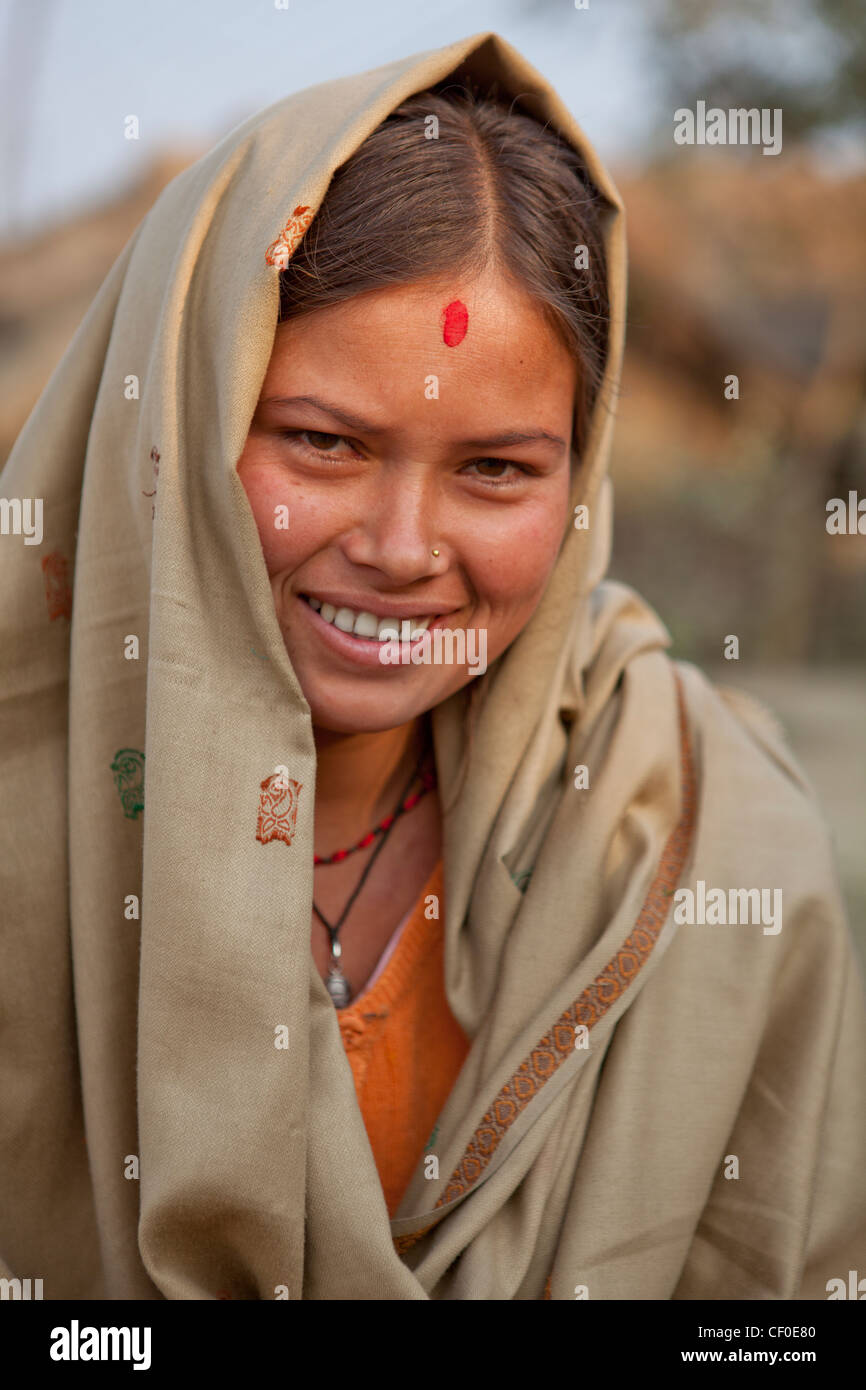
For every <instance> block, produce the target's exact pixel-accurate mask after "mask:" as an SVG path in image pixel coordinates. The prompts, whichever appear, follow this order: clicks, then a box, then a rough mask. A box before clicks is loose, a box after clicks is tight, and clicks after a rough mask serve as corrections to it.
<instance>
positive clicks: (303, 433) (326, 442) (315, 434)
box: [298, 430, 348, 454]
mask: <svg viewBox="0 0 866 1390" xmlns="http://www.w3.org/2000/svg"><path fill="white" fill-rule="evenodd" d="M298 438H299V439H303V440H305V441H306V442H308V443H309V444H311V445H312V447H313V448H314V449H318V451H319V453H322V454H327V453H331V452H332V451H333V448H334V445H335V444H339V443H340V442H341V441H342V442H343V443H344V444H345V443H347V442H348V441H347V440H345V439H343V436H342V435H341V434H325V433H323V432H322V431H321V430H298Z"/></svg>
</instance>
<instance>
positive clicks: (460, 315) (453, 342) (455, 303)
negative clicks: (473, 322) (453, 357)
mask: <svg viewBox="0 0 866 1390" xmlns="http://www.w3.org/2000/svg"><path fill="white" fill-rule="evenodd" d="M444 325H445V326H444V328H443V329H442V337H443V338H444V339H445V343H446V345H447V346H448V347H456V346H457V344H458V343H462V342H463V339H464V338H465V337H466V330H467V328H468V327H469V310H468V309H467V308H466V305H465V304H464V303H463V301H462V300H461V299H452V301H451V303H450V304H447V305H446V306H445V314H444Z"/></svg>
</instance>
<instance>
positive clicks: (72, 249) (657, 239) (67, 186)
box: [0, 0, 866, 957]
mask: <svg viewBox="0 0 866 1390" xmlns="http://www.w3.org/2000/svg"><path fill="white" fill-rule="evenodd" d="M578 3H581V4H586V8H582V9H578V8H576V5H575V0H492V2H491V3H480V0H437V4H436V5H434V6H428V5H422V4H417V5H408V4H407V3H406V0H367V3H365V4H363V5H358V4H356V3H352V0H316V3H315V4H313V3H310V0H148V3H147V5H142V4H132V3H126V4H119V3H116V0H40V3H38V4H37V3H34V0H3V3H0V111H2V130H0V170H2V176H0V194H2V207H0V238H2V242H0V463H2V461H3V459H5V456H6V454H7V453H8V451H9V449H10V448H11V445H12V443H13V442H14V439H15V437H16V435H17V433H18V431H19V430H20V429H21V426H22V425H23V423H24V421H25V419H26V417H27V415H28V413H29V411H30V409H31V408H32V406H33V405H34V403H35V401H36V399H37V397H38V395H39V393H40V392H41V390H42V388H43V386H44V385H45V383H46V381H47V379H48V377H49V376H50V374H51V372H52V370H53V368H54V367H55V365H56V364H57V362H58V361H59V359H60V357H61V355H62V353H63V351H64V349H65V348H66V346H67V344H68V342H69V339H70V337H71V336H72V334H73V332H74V330H75V328H76V327H77V325H78V323H79V321H80V319H81V317H82V316H83V314H84V312H85V311H86V309H87V307H88V305H89V303H90V301H91V299H92V298H93V296H94V294H95V292H96V290H97V289H98V287H99V285H100V283H101V282H102V280H103V278H104V277H105V275H106V273H107V271H108V269H109V267H110V265H111V263H112V261H113V260H114V259H115V257H116V256H117V255H118V254H119V252H120V250H121V249H122V247H123V245H124V243H125V242H126V240H127V238H128V237H129V236H130V234H131V233H132V232H133V230H134V229H135V227H136V226H137V224H138V223H139V222H140V220H141V219H142V217H143V216H144V215H145V213H146V212H147V210H148V208H149V207H150V206H151V204H152V203H153V202H154V200H155V199H156V197H157V195H158V194H159V192H160V191H161V189H162V188H163V187H164V186H165V184H166V183H167V182H168V181H169V180H170V179H171V178H173V177H174V175H175V174H176V173H178V172H179V171H180V170H181V169H182V168H183V167H184V166H185V165H186V164H188V163H189V162H191V161H192V160H193V159H195V158H197V157H198V155H199V154H201V153H203V152H204V151H206V150H207V149H208V148H210V146H211V145H213V144H214V143H215V142H216V141H217V140H218V139H219V138H221V136H222V135H223V134H224V133H225V132H226V131H227V130H229V129H230V128H231V127H232V126H234V125H236V124H238V122H240V121H241V120H243V119H245V118H246V117H247V116H248V115H250V114H252V113H253V112H255V111H257V110H259V109H260V108H261V107H263V106H266V105H269V104H270V103H271V102H274V101H277V100H279V99H280V98H281V97H283V96H284V95H286V94H287V93H288V92H291V91H294V90H297V89H298V88H301V87H306V86H309V85H311V84H313V83H316V82H320V81H326V80H328V79H330V78H333V77H337V76H341V75H343V74H345V73H351V72H357V71H360V70H362V69H364V68H371V67H376V66H378V65H380V64H382V63H385V62H388V61H390V60H392V59H394V58H397V57H402V56H405V55H407V54H410V53H414V52H419V51H422V50H424V49H427V48H432V47H438V46H440V45H442V44H445V43H448V42H451V41H453V40H455V39H458V38H461V37H464V36H466V35H469V34H473V33H477V32H480V31H482V30H486V29H493V30H495V31H496V32H498V33H500V34H501V35H502V36H503V37H504V38H506V39H508V40H509V41H510V42H511V43H513V44H514V45H515V46H516V47H517V48H518V49H519V50H520V51H521V52H522V53H523V54H524V55H525V56H526V57H527V58H528V59H529V61H530V62H532V63H534V64H535V66H536V67H538V68H539V69H540V70H541V72H542V73H544V75H545V76H546V77H547V78H548V79H549V80H550V81H551V82H552V83H553V85H554V86H555V87H556V88H557V90H558V91H559V92H560V94H561V95H562V97H563V99H564V100H565V102H566V104H567V105H568V106H569V107H570V109H571V110H572V112H573V113H574V115H575V117H576V119H577V121H578V123H579V124H580V125H581V126H582V127H583V129H584V130H585V131H586V133H587V135H588V136H589V138H590V139H591V140H592V141H593V143H594V144H595V146H596V148H597V149H598V151H599V153H600V154H601V156H602V158H603V159H604V160H605V162H606V163H607V164H608V167H609V168H610V169H611V171H612V173H613V176H614V180H615V182H616V183H617V185H618V187H619V189H620V192H621V193H622V195H623V198H624V200H625V205H626V208H627V212H628V223H629V252H630V301H629V327H628V339H627V342H628V346H627V354H626V366H625V373H624V378H623V384H622V391H621V395H620V399H619V402H618V412H617V413H618V424H617V429H616V432H615V435H614V440H615V446H614V459H613V477H614V485H615V490H616V543H615V553H614V563H613V567H612V573H613V575H614V576H615V577H616V578H619V579H622V580H624V581H626V582H627V583H630V584H633V585H634V586H635V587H636V588H637V589H638V590H639V591H640V592H641V593H642V594H643V595H644V596H645V597H646V598H647V599H648V600H649V601H650V602H651V603H652V604H653V605H654V606H655V607H656V608H657V610H658V612H659V613H660V615H661V616H662V618H663V619H664V621H665V622H666V623H667V625H668V628H669V630H670V633H671V635H672V638H673V640H674V652H675V654H676V655H678V656H680V657H682V658H684V659H687V660H691V661H694V662H696V663H698V664H699V665H701V666H702V667H703V668H704V669H705V670H706V671H707V672H708V674H710V675H711V676H712V678H713V679H715V680H717V681H719V683H721V684H727V685H732V686H737V687H739V688H740V689H743V690H746V691H749V692H751V693H752V694H754V695H757V696H758V698H760V699H762V700H764V701H765V702H766V703H767V704H768V705H769V706H770V707H771V708H772V709H773V710H774V712H775V714H776V715H777V717H778V718H779V720H780V722H781V723H782V725H783V727H784V728H785V730H786V731H787V733H788V736H789V739H790V741H791V743H792V745H793V747H794V749H795V752H796V753H797V755H798V756H799V758H800V761H801V763H802V764H803V766H804V767H805V769H806V771H807V774H808V775H809V777H810V778H811V780H812V783H813V785H814V787H815V790H816V792H817V794H818V796H819V799H820V800H821V803H822V805H823V808H824V811H825V815H826V817H827V820H828V823H829V825H830V828H831V832H832V835H833V838H834V842H835V845H836V851H837V856H838V861H839V864H840V868H841V872H842V878H843V884H844V888H845V892H846V896H847V900H848V905H849V908H850V912H851V920H852V924H853V927H854V931H855V934H856V936H857V938H858V942H859V944H860V947H861V950H862V952H863V954H864V957H866V535H863V536H860V535H856V534H854V535H829V534H828V533H827V530H826V525H825V523H826V520H827V511H826V504H827V502H828V500H829V499H830V498H833V497H840V498H843V499H847V497H848V493H849V491H852V490H853V491H856V492H857V495H858V497H859V498H864V497H866V106H864V94H866V5H864V4H863V3H862V0H715V3H713V2H712V0H578ZM699 99H700V100H704V101H705V102H706V103H707V107H712V106H719V107H722V108H723V109H725V110H727V109H728V108H730V107H735V106H736V107H741V106H743V107H747V108H751V107H758V108H762V107H766V108H770V109H771V110H773V109H775V108H781V109H782V111H783V127H782V130H783V147H782V151H781V153H780V154H779V155H777V156H765V155H763V154H762V151H761V148H760V146H757V145H752V146H740V147H737V146H733V147H731V146H703V147H701V146H697V145H695V146H680V145H677V144H675V143H674V140H673V131H674V112H675V110H676V109H677V108H680V107H690V108H692V109H694V107H695V103H696V101H697V100H699ZM129 116H135V117H137V120H138V125H139V138H138V139H137V140H130V139H127V138H125V133H124V132H125V129H127V128H128V126H127V117H129ZM732 373H733V374H736V376H737V377H738V378H739V399H738V400H728V399H726V397H725V378H726V377H727V376H729V375H730V374H732ZM731 634H733V635H736V636H737V637H738V638H739V659H738V660H737V661H726V660H725V659H724V650H725V639H726V638H727V637H728V636H729V635H731Z"/></svg>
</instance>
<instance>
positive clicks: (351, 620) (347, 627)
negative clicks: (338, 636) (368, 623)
mask: <svg viewBox="0 0 866 1390" xmlns="http://www.w3.org/2000/svg"><path fill="white" fill-rule="evenodd" d="M354 626H355V615H354V613H353V612H352V610H351V608H338V609H337V611H336V613H335V614H334V627H338V628H339V629H340V631H341V632H351V631H352V628H353V627H354Z"/></svg>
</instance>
